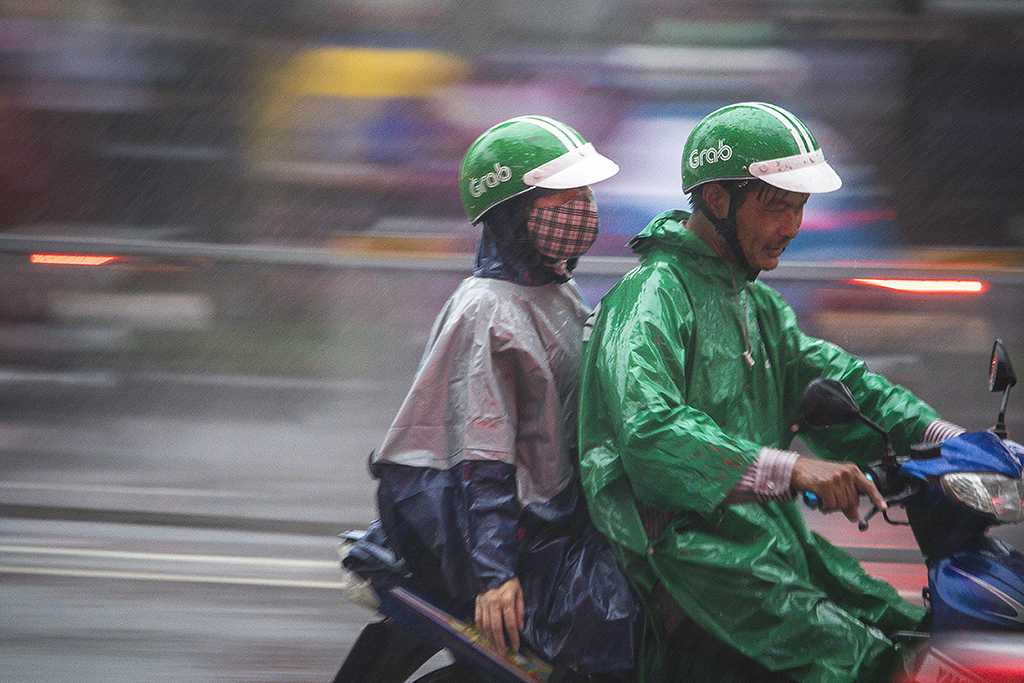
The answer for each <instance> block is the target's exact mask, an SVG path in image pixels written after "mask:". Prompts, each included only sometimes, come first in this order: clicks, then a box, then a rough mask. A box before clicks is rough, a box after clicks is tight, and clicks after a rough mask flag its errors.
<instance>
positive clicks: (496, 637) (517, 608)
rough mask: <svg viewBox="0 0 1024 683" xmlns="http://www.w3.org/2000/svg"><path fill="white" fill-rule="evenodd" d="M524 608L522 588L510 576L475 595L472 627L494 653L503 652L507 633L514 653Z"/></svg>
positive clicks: (521, 628)
mask: <svg viewBox="0 0 1024 683" xmlns="http://www.w3.org/2000/svg"><path fill="white" fill-rule="evenodd" d="M525 610H526V607H525V604H524V602H523V587H522V586H521V585H520V584H519V579H517V578H515V577H513V578H511V579H509V580H508V581H506V582H505V583H503V584H501V585H500V586H498V587H497V588H492V589H491V590H489V591H487V592H486V593H481V594H480V595H478V596H476V627H477V628H478V629H480V633H482V634H483V636H484V637H485V638H487V640H488V641H490V643H491V645H492V646H494V648H495V649H496V650H497V651H498V652H505V634H506V633H507V634H508V640H509V647H510V648H511V649H512V651H513V652H517V651H518V650H519V632H520V631H522V630H523V619H524V613H525Z"/></svg>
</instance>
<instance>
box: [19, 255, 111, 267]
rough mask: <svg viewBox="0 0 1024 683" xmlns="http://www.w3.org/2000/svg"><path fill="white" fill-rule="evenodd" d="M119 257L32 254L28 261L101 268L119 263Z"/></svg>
mask: <svg viewBox="0 0 1024 683" xmlns="http://www.w3.org/2000/svg"><path fill="white" fill-rule="evenodd" d="M119 260H121V258H120V257H119V256H86V255H79V254H32V255H31V256H30V257H29V261H31V262H32V263H41V264H45V265H56V266H102V265H104V264H106V263H111V262H113V261H119Z"/></svg>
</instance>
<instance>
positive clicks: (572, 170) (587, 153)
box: [523, 142, 619, 190]
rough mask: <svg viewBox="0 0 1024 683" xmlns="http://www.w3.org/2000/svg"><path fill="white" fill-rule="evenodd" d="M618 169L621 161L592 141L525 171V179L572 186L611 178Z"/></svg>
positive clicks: (557, 186) (555, 186)
mask: <svg viewBox="0 0 1024 683" xmlns="http://www.w3.org/2000/svg"><path fill="white" fill-rule="evenodd" d="M618 172H619V166H618V164H616V163H615V162H614V161H612V160H611V159H609V158H608V157H605V156H602V155H601V154H599V153H598V151H597V150H596V149H595V148H594V145H593V144H591V143H589V142H588V143H587V144H585V145H583V146H582V147H578V148H576V149H573V150H569V151H568V152H566V153H565V154H563V155H561V156H559V157H556V158H554V159H552V160H551V161H549V162H547V163H546V164H543V165H541V166H538V167H537V168H535V169H533V170H531V171H527V172H526V173H525V174H524V175H523V182H524V183H525V184H527V185H529V186H531V187H543V188H547V189H549V190H568V189H571V188H573V187H583V186H584V185H590V184H591V183H597V182H600V181H602V180H607V179H608V178H611V177H612V176H613V175H615V174H616V173H618Z"/></svg>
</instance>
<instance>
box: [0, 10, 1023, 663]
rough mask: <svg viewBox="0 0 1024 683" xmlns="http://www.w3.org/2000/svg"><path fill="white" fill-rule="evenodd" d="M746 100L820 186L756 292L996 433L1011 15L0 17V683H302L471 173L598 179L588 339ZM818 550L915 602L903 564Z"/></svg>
mask: <svg viewBox="0 0 1024 683" xmlns="http://www.w3.org/2000/svg"><path fill="white" fill-rule="evenodd" d="M741 100H765V101H770V102H775V103H777V104H780V105H782V106H784V107H786V108H787V109H789V110H791V111H793V112H794V113H796V114H797V115H798V116H799V117H800V118H801V119H803V120H804V121H805V122H807V123H808V124H809V125H810V127H811V129H812V130H813V131H814V132H815V135H816V137H817V139H818V141H819V143H821V145H822V146H823V148H824V149H825V151H826V155H827V156H828V158H829V159H830V161H831V163H832V164H833V165H834V166H835V167H836V169H837V171H838V172H839V174H840V175H841V176H842V177H843V180H844V185H843V188H842V189H841V190H840V191H838V192H835V193H832V194H829V195H822V196H816V197H814V198H812V200H811V202H810V203H809V205H808V207H807V211H806V214H805V221H804V226H803V228H802V230H801V235H800V238H799V239H798V240H796V241H795V242H794V243H793V244H792V245H791V247H790V248H789V250H788V252H787V254H786V256H785V257H784V258H783V265H782V266H781V267H780V268H779V269H777V270H776V271H773V272H772V273H765V274H764V275H763V278H764V280H765V281H766V282H768V283H769V284H771V285H772V286H773V287H776V288H777V289H779V290H780V291H781V292H782V293H783V295H784V296H785V297H786V298H787V299H788V300H789V301H790V302H791V303H792V304H793V305H794V307H795V308H796V310H797V312H798V315H799V316H800V318H801V322H802V324H803V325H804V328H805V330H807V331H808V332H810V333H812V334H816V335H818V336H822V337H824V338H827V339H832V340H835V341H837V342H839V343H840V344H842V345H843V346H845V347H846V348H848V349H849V350H851V351H853V352H855V353H857V354H860V355H862V356H863V357H865V358H866V359H867V360H868V362H869V365H871V367H872V368H873V369H875V370H877V371H880V372H883V373H884V374H886V375H888V376H889V377H890V378H892V379H893V380H895V381H897V382H900V383H903V384H905V385H907V386H909V387H910V388H911V389H913V390H914V391H915V392H917V393H918V394H919V395H920V396H922V397H923V398H925V399H926V400H928V401H929V402H931V403H932V404H933V405H934V406H935V407H936V408H937V409H939V410H940V411H941V412H942V413H943V414H944V416H945V417H947V418H948V419H951V420H953V421H956V422H959V423H961V424H964V425H965V426H968V427H971V428H984V427H988V426H990V425H991V424H993V423H994V422H995V419H996V412H997V409H998V397H995V396H992V395H991V394H989V393H988V392H987V372H988V355H989V352H990V350H991V348H992V343H993V340H994V339H995V338H997V337H998V338H1003V339H1004V340H1005V341H1006V342H1007V345H1008V348H1009V351H1010V354H1011V357H1013V356H1016V357H1018V358H1024V334H1022V329H1021V327H1022V322H1024V193H1022V192H1021V187H1022V186H1024V166H1022V164H1021V163H1020V160H1021V159H1022V158H1024V123H1022V118H1024V5H1022V3H1021V2H1020V1H1019V0H816V1H814V0H684V1H680V0H674V1H672V2H669V1H668V0H647V1H645V2H638V1H636V0H577V2H574V3H562V2H555V1H553V0H516V1H515V2H507V1H506V2H497V1H496V0H362V1H355V0H353V1H343V0H8V1H6V2H0V421H2V430H0V518H2V519H3V520H4V523H3V525H2V526H0V536H2V537H0V575H2V576H3V581H4V590H3V591H2V597H0V614H2V615H3V617H4V618H3V619H0V659H2V661H4V668H5V673H4V674H3V679H4V680H5V681H101V682H107V681H121V680H124V681H129V680H131V681H136V680H138V679H139V678H140V677H141V676H142V675H145V676H146V677H147V678H148V679H149V680H167V681H171V680H174V681H177V680H182V679H183V678H187V679H188V680H192V681H206V680H211V681H212V680H245V681H260V680H268V681H269V680H273V681H291V680H294V681H307V680H309V681H312V680H329V679H330V677H331V676H333V672H334V670H335V669H336V668H337V666H338V664H339V663H340V661H341V658H342V657H343V655H344V653H345V652H346V651H347V649H348V647H350V645H351V643H352V640H353V639H354V637H355V634H356V633H358V630H359V628H360V627H361V625H362V624H363V623H364V622H365V621H366V620H367V619H369V618H370V616H371V615H370V614H369V613H368V612H366V611H365V610H362V609H361V608H356V607H353V606H351V605H349V604H348V603H346V602H345V601H344V599H343V598H342V595H341V591H340V589H339V588H340V584H339V581H340V572H339V571H338V568H337V561H336V558H335V556H334V549H333V546H334V538H333V537H334V535H335V534H337V533H338V532H340V531H342V530H344V529H346V528H352V527H362V526H365V525H366V524H367V523H368V522H369V521H370V520H371V519H372V518H373V516H374V507H373V483H372V481H371V480H370V478H369V476H368V475H367V473H366V470H365V462H366V457H367V454H368V453H369V452H370V450H371V449H372V448H374V447H375V446H376V445H377V444H378V442H379V441H380V439H381V437H382V435H383V432H384V430H385V429H386V428H387V426H388V424H389V423H390V420H391V418H392V417H393V415H394V412H395V410H396V409H397V407H398V404H399V402H400V401H401V399H402V397H403V395H404V392H405V391H406V389H407V388H408V385H409V382H410V380H411V377H412V373H413V372H414V370H415V367H416V363H417V361H418V358H419V355H420V353H421V351H422V348H423V344H424V342H425V339H426V335H427V334H428V332H429V327H430V324H431V322H432V320H433V318H434V315H435V314H436V312H437V311H438V309H439V308H440V306H441V305H442V304H443V302H444V300H445V299H446V298H447V297H448V295H449V294H450V293H451V292H452V291H453V290H454V288H455V286H456V285H457V283H458V282H459V280H461V279H462V278H463V277H465V276H466V274H467V273H468V272H469V269H470V266H471V263H472V254H473V252H474V250H475V243H476V237H477V230H476V229H475V228H473V227H472V226H470V225H469V224H468V223H467V221H466V220H465V217H464V215H463V212H462V208H461V205H460V203H459V199H458V191H457V185H456V181H457V173H458V164H459V161H460V160H461V156H462V154H463V152H464V151H465V149H466V148H467V146H468V145H469V143H470V142H471V141H472V140H473V139H474V138H476V136H477V135H479V134H480V133H481V132H482V131H483V130H484V129H486V128H487V127H488V126H490V125H491V124H493V123H496V122H498V121H501V120H504V119H506V118H509V117H511V116H514V115H518V114H525V113H538V114H546V115H549V116H552V117H554V118H557V119H559V120H562V121H565V122H567V123H569V124H570V125H572V126H573V127H575V128H576V129H577V130H579V131H580V132H581V133H582V134H583V135H584V137H586V138H587V139H588V140H589V141H591V142H594V143H595V145H596V146H597V148H598V149H599V150H600V151H602V152H603V153H604V154H606V155H608V156H610V157H611V158H613V159H615V160H616V161H617V162H618V163H619V164H620V166H621V168H622V170H621V172H620V173H619V174H618V175H617V176H616V177H614V178H613V179H611V180H609V181H607V182H604V183H601V184H599V185H597V186H595V188H594V191H595V196H596V198H597V201H598V205H599V207H600V211H601V225H602V232H601V236H600V238H599V240H598V243H597V245H596V246H595V248H594V249H593V250H592V252H591V254H590V255H588V257H585V258H584V259H583V261H582V263H581V265H580V268H579V270H578V271H577V279H578V281H579V284H580V286H581V288H582V289H583V291H584V293H585V294H586V296H587V298H588V299H589V300H590V303H591V304H592V305H593V304H595V303H596V302H597V301H598V300H599V299H600V297H601V295H602V294H603V293H604V292H605V291H607V289H608V288H609V287H610V286H611V284H612V283H614V282H615V281H616V280H617V279H618V277H620V276H621V275H622V274H623V273H625V272H626V271H627V270H628V269H629V268H630V267H631V266H632V263H633V260H632V258H631V257H630V255H629V253H628V250H627V249H626V248H625V246H624V245H625V242H626V241H627V240H628V239H629V237H630V236H632V235H633V234H635V233H636V232H638V231H639V230H640V229H641V228H642V227H643V226H644V225H645V224H646V223H647V221H648V220H649V219H650V218H651V217H653V216H654V215H655V214H657V213H659V212H661V211H663V210H665V209H668V208H680V207H683V208H685V203H686V200H685V198H684V197H683V196H682V194H681V191H680V188H679V168H680V160H679V156H680V151H681V148H682V145H683V142H684V141H685V139H686V137H687V135H688V133H689V132H690V130H691V129H692V127H693V126H694V125H695V124H696V122H697V121H698V120H699V119H700V118H702V117H703V116H704V115H705V114H707V113H709V112H710V111H712V110H713V109H715V108H717V107H719V106H722V105H724V104H727V103H730V102H735V101H741ZM1021 363H1024V361H1019V362H1018V365H1020V364H1021ZM1014 405H1015V403H1014V400H1013V399H1012V397H1011V404H1010V406H1011V407H1010V415H1009V416H1008V417H1009V423H1010V429H1011V432H1015V433H1017V434H1019V433H1020V431H1021V429H1022V428H1024V422H1022V420H1021V418H1020V417H1018V416H1019V415H1020V413H1019V412H1018V411H1015V410H1014ZM813 523H814V524H815V525H816V527H820V528H821V530H822V531H823V532H824V533H830V534H834V535H838V538H839V541H840V543H841V544H842V545H844V546H845V547H848V548H849V549H850V550H851V552H854V553H855V554H856V555H857V556H858V557H859V558H860V559H861V560H862V561H863V562H864V563H865V566H869V567H870V569H871V570H872V571H876V572H878V573H879V575H882V576H884V577H885V578H887V579H889V580H891V581H893V583H894V584H895V585H897V587H898V588H900V590H901V591H903V592H904V593H905V594H906V595H907V596H908V597H910V598H912V599H919V596H920V585H921V583H922V582H923V571H921V570H920V568H919V561H920V555H919V554H918V553H917V551H916V548H915V546H914V545H913V541H912V539H909V537H907V536H905V535H901V534H900V532H898V531H897V532H893V531H890V530H888V529H884V528H882V527H881V526H880V525H874V526H873V528H872V531H871V533H869V534H863V535H857V534H856V533H855V532H851V531H849V530H847V529H846V528H845V526H842V525H839V524H838V523H836V522H835V520H831V518H829V520H828V523H826V522H823V521H822V520H821V518H820V516H816V517H814V522H813ZM1006 533H1008V534H1010V535H1011V536H1012V532H1006ZM1013 538H1014V539H1015V540H1018V541H1019V540H1020V534H1018V535H1017V536H1015V537H1013ZM915 596H917V597H916V598H915Z"/></svg>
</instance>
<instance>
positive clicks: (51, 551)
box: [0, 545, 340, 568]
mask: <svg viewBox="0 0 1024 683" xmlns="http://www.w3.org/2000/svg"><path fill="white" fill-rule="evenodd" d="M0 553H17V554H21V555H66V556H70V557H105V558H111V559H118V560H146V561H150V560H156V561H163V562H196V563H207V564H247V565H254V566H260V565H275V566H280V567H313V568H339V567H340V563H339V562H338V561H329V560H303V559H289V558H283V557H244V556H237V555H183V554H172V553H143V552H132V551H121V550H94V549H90V548H46V547H41V546H23V545H0Z"/></svg>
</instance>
